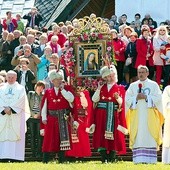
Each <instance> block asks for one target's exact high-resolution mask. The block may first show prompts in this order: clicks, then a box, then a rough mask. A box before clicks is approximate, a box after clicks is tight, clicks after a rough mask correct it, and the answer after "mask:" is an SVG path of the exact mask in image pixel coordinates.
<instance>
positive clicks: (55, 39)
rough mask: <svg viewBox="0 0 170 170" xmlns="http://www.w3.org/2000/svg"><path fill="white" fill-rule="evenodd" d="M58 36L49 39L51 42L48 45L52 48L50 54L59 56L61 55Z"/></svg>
mask: <svg viewBox="0 0 170 170" xmlns="http://www.w3.org/2000/svg"><path fill="white" fill-rule="evenodd" d="M58 40H59V39H58V36H57V35H54V36H52V37H51V41H50V43H49V45H50V47H51V48H52V53H57V54H58V55H59V56H61V54H62V49H61V46H60V45H59V43H58Z"/></svg>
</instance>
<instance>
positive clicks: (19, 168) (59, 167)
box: [0, 161, 170, 170]
mask: <svg viewBox="0 0 170 170" xmlns="http://www.w3.org/2000/svg"><path fill="white" fill-rule="evenodd" d="M169 169H170V167H169V165H164V164H162V163H160V162H159V163H157V164H155V165H151V164H149V165H147V164H138V165H134V164H133V163H132V162H123V161H122V162H118V163H109V164H102V163H101V162H99V161H89V162H85V163H78V162H76V163H65V164H58V163H56V162H50V163H48V164H43V163H41V162H25V163H0V170H169Z"/></svg>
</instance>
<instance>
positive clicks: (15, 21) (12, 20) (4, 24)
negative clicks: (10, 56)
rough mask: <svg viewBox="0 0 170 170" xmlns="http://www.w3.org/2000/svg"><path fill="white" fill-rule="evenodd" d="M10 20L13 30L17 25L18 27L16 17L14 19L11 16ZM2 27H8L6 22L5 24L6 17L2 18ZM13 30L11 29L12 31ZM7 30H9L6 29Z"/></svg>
mask: <svg viewBox="0 0 170 170" xmlns="http://www.w3.org/2000/svg"><path fill="white" fill-rule="evenodd" d="M11 22H12V24H13V27H14V28H13V29H14V30H15V29H16V28H17V27H18V24H17V20H16V19H14V18H12V19H11ZM3 28H4V30H7V29H8V26H7V24H6V19H4V20H3ZM14 30H13V31H14ZM8 31H9V30H8Z"/></svg>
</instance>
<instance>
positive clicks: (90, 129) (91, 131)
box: [86, 124, 96, 134]
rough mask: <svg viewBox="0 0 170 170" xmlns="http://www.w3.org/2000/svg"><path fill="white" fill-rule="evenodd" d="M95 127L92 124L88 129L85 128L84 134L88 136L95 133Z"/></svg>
mask: <svg viewBox="0 0 170 170" xmlns="http://www.w3.org/2000/svg"><path fill="white" fill-rule="evenodd" d="M95 127H96V125H95V124H92V125H91V126H90V127H89V128H86V132H87V133H90V134H93V133H94V131H95Z"/></svg>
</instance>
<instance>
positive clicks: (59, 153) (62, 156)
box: [58, 151, 65, 163]
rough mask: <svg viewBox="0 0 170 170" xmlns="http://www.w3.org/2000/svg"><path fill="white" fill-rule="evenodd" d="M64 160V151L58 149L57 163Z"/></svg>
mask: <svg viewBox="0 0 170 170" xmlns="http://www.w3.org/2000/svg"><path fill="white" fill-rule="evenodd" d="M64 162H65V152H64V151H59V152H58V163H64Z"/></svg>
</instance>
